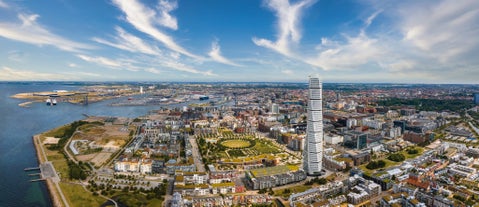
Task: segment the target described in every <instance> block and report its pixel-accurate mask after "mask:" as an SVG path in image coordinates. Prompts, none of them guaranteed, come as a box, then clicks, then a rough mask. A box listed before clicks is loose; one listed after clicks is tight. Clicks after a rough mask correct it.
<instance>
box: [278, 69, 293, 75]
mask: <svg viewBox="0 0 479 207" xmlns="http://www.w3.org/2000/svg"><path fill="white" fill-rule="evenodd" d="M281 73H283V74H285V75H293V74H294V71H292V70H282V71H281Z"/></svg>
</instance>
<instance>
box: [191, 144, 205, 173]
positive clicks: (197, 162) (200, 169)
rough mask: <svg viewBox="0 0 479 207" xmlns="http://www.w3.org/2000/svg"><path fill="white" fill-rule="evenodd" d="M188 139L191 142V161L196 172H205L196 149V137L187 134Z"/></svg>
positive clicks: (198, 151)
mask: <svg viewBox="0 0 479 207" xmlns="http://www.w3.org/2000/svg"><path fill="white" fill-rule="evenodd" d="M188 140H189V141H190V144H191V152H192V153H193V161H194V162H195V165H196V171H198V172H206V170H205V165H204V164H203V161H202V159H201V155H200V150H199V149H198V144H197V143H196V139H195V138H194V136H188Z"/></svg>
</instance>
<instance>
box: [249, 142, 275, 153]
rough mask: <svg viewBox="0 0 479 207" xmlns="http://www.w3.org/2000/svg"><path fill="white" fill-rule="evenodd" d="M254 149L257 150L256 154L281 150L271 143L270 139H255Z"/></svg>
mask: <svg viewBox="0 0 479 207" xmlns="http://www.w3.org/2000/svg"><path fill="white" fill-rule="evenodd" d="M253 149H254V150H256V151H258V152H259V153H258V154H269V153H273V154H276V153H280V152H282V151H281V150H280V149H278V147H276V146H275V145H273V143H271V141H264V140H261V141H256V145H255V146H254V147H253Z"/></svg>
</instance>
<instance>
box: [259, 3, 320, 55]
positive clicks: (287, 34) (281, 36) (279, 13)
mask: <svg viewBox="0 0 479 207" xmlns="http://www.w3.org/2000/svg"><path fill="white" fill-rule="evenodd" d="M314 3H316V0H302V1H299V2H297V3H295V4H290V2H289V0H266V6H267V7H268V8H269V9H271V10H273V11H274V12H275V13H276V17H277V18H278V20H277V21H278V23H277V24H278V25H277V37H278V38H277V40H276V42H272V41H271V40H267V39H261V38H256V37H255V38H253V42H254V43H255V44H256V45H258V46H262V47H266V48H269V49H272V50H274V51H276V52H278V53H280V54H283V55H286V56H290V57H291V56H294V54H293V53H292V51H291V43H299V41H300V40H301V36H302V35H301V34H302V33H301V27H300V24H301V17H302V15H303V11H304V9H306V8H307V7H309V6H311V5H313V4H314Z"/></svg>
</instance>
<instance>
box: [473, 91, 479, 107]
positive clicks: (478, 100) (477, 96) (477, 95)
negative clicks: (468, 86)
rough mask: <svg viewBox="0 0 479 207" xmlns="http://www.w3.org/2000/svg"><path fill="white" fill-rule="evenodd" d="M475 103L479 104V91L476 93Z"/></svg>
mask: <svg viewBox="0 0 479 207" xmlns="http://www.w3.org/2000/svg"><path fill="white" fill-rule="evenodd" d="M474 104H476V105H479V93H475V94H474Z"/></svg>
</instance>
